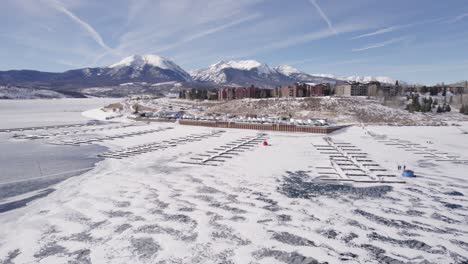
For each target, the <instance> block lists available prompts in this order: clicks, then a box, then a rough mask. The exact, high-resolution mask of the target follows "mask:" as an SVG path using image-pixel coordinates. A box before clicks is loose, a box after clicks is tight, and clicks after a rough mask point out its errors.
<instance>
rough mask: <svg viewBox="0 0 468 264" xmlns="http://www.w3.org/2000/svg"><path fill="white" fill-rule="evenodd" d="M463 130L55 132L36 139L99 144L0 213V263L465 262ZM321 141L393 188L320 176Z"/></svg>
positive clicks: (467, 202) (467, 184) (153, 127)
mask: <svg viewBox="0 0 468 264" xmlns="http://www.w3.org/2000/svg"><path fill="white" fill-rule="evenodd" d="M463 129H465V130H467V129H468V124H466V123H465V124H463V127H461V129H460V128H459V127H385V126H378V127H366V128H360V127H351V128H348V129H346V130H342V131H338V132H336V133H334V134H331V135H328V137H329V138H327V136H323V135H314V134H300V133H297V134H287V133H274V132H268V133H266V134H265V135H259V134H258V133H257V131H253V130H234V129H233V130H230V129H225V130H219V129H215V130H213V129H210V128H203V127H190V126H180V125H177V124H175V125H173V124H165V123H153V124H150V125H146V124H138V125H135V126H130V127H121V128H116V129H109V130H104V131H94V132H93V133H92V134H85V135H80V136H76V137H72V136H69V135H67V134H64V133H59V134H57V135H56V136H49V137H46V138H44V139H39V142H43V143H44V144H46V143H54V144H71V145H76V147H78V145H82V144H89V143H90V142H91V143H93V144H99V145H103V146H105V147H107V148H108V149H109V150H108V151H107V152H106V153H103V154H104V156H105V159H104V160H103V161H101V162H99V163H98V164H97V166H96V168H95V169H93V170H91V171H88V172H86V173H85V174H83V175H81V176H80V177H74V178H70V179H68V180H66V181H63V182H61V183H59V184H57V185H56V186H54V189H56V191H55V192H52V193H50V194H48V195H47V196H46V197H44V198H42V199H37V200H34V201H32V202H30V203H29V204H28V205H27V206H25V207H22V208H19V209H16V210H11V211H8V212H4V213H1V214H0V227H1V228H0V263H466V262H467V261H468V211H467V206H468V198H467V195H468V193H467V190H468V178H467V177H468V174H467V171H468V163H467V162H465V161H467V160H468V151H467V150H468V140H467V138H468V134H464V133H463ZM263 139H266V140H267V141H268V143H269V144H270V145H269V146H262V144H261V141H262V140H263ZM26 140H27V139H26ZM327 142H334V144H352V145H353V146H354V147H355V148H359V149H360V150H361V151H362V152H365V153H367V157H368V159H371V160H372V162H374V163H375V164H378V165H379V168H381V169H383V170H385V171H386V172H385V173H386V174H389V175H390V174H392V175H396V177H394V178H395V179H396V180H399V181H405V183H389V182H387V183H381V182H371V183H348V184H345V183H342V182H341V181H333V182H331V181H324V180H323V179H324V176H323V175H322V174H323V171H322V170H323V168H331V167H332V165H331V158H330V155H327V154H324V153H323V151H321V150H320V149H319V147H317V146H321V145H325V144H327ZM416 147H418V148H421V149H423V150H424V151H426V152H430V153H429V154H428V153H426V152H425V153H426V154H420V153H419V152H421V151H419V150H416V149H414V148H416ZM226 150H230V152H229V153H230V154H220V153H222V152H223V153H224V152H226ZM398 165H404V166H406V168H409V169H413V170H414V171H415V173H416V175H417V177H415V178H403V177H401V176H400V174H401V172H399V171H398V170H397V166H398ZM338 174H339V173H338ZM341 176H343V175H341ZM364 178H365V177H364ZM320 179H322V180H320Z"/></svg>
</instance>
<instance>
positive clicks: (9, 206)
mask: <svg viewBox="0 0 468 264" xmlns="http://www.w3.org/2000/svg"><path fill="white" fill-rule="evenodd" d="M54 191H55V189H52V188H49V189H45V190H43V191H41V192H39V193H38V194H36V195H33V196H31V197H28V198H25V199H21V200H18V201H13V202H9V203H4V204H0V213H4V212H8V211H10V210H14V209H17V208H20V207H24V206H26V205H27V204H28V203H30V202H32V201H34V200H36V199H39V198H42V197H45V196H47V195H49V194H50V193H52V192H54Z"/></svg>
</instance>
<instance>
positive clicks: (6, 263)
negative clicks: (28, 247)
mask: <svg viewBox="0 0 468 264" xmlns="http://www.w3.org/2000/svg"><path fill="white" fill-rule="evenodd" d="M19 254H21V251H20V250H19V249H15V250H13V251H10V252H8V255H7V257H6V258H5V259H4V260H0V263H2V264H13V263H14V262H13V260H15V258H16V257H17V256H19Z"/></svg>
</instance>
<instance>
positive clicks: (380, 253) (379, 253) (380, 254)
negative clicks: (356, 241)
mask: <svg viewBox="0 0 468 264" xmlns="http://www.w3.org/2000/svg"><path fill="white" fill-rule="evenodd" d="M361 248H364V249H366V250H367V251H369V252H370V253H371V254H372V255H373V256H374V257H375V258H376V259H377V261H378V263H385V264H387V263H388V264H406V263H405V262H403V261H401V260H398V259H394V258H392V257H389V256H387V255H385V250H383V249H381V248H379V247H376V246H373V245H369V244H362V245H361Z"/></svg>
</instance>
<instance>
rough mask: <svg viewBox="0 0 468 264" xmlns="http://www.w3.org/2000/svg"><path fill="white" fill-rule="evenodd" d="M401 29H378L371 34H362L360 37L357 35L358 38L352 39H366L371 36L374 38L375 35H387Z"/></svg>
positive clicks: (395, 27) (394, 27)
mask: <svg viewBox="0 0 468 264" xmlns="http://www.w3.org/2000/svg"><path fill="white" fill-rule="evenodd" d="M400 28H402V27H401V26H392V27H387V28H381V29H378V30H376V31H374V32H371V33H367V34H362V35H359V36H356V37H354V38H352V39H360V38H366V37H372V36H375V35H380V34H385V33H389V32H393V31H395V30H398V29H400Z"/></svg>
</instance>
